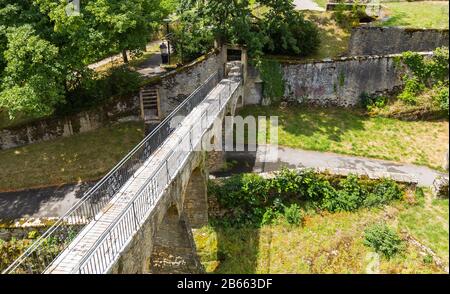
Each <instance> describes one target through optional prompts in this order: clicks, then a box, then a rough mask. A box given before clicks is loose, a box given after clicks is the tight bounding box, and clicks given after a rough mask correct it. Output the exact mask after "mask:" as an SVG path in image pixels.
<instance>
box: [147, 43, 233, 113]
mask: <svg viewBox="0 0 450 294" xmlns="http://www.w3.org/2000/svg"><path fill="white" fill-rule="evenodd" d="M223 52H224V50H221V51H216V52H214V53H210V54H208V55H206V56H205V57H201V58H199V59H198V60H196V61H194V62H192V63H191V64H188V65H186V66H184V67H183V68H180V69H177V70H175V71H173V72H170V73H167V74H165V75H163V76H162V77H161V79H160V81H159V82H158V83H157V84H156V87H157V88H158V90H159V96H160V105H161V112H162V113H161V115H162V117H166V116H167V115H169V114H170V113H171V112H172V111H173V110H174V109H175V108H176V107H177V106H178V105H179V104H180V103H181V102H183V100H184V99H186V98H187V97H188V96H189V95H190V94H191V93H192V92H193V91H194V90H195V89H196V88H198V87H199V86H200V85H201V84H202V83H204V82H205V81H206V79H208V77H210V76H211V75H212V74H213V73H216V72H219V73H222V74H223V71H224V54H225V53H223ZM151 86H155V85H154V84H153V85H151Z"/></svg>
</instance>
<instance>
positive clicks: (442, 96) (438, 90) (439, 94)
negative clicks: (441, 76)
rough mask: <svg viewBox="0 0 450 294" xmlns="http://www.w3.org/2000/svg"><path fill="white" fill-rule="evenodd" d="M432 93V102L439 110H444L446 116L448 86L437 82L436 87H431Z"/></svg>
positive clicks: (447, 109)
mask: <svg viewBox="0 0 450 294" xmlns="http://www.w3.org/2000/svg"><path fill="white" fill-rule="evenodd" d="M433 92H434V93H435V94H434V95H433V96H432V99H433V102H434V103H435V104H436V105H437V106H438V107H439V109H441V110H446V111H447V114H448V113H449V107H448V100H449V98H448V97H449V94H448V84H445V83H443V82H438V83H437V84H436V85H434V86H433Z"/></svg>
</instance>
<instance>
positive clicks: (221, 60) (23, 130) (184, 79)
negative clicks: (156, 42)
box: [0, 50, 226, 150]
mask: <svg viewBox="0 0 450 294" xmlns="http://www.w3.org/2000/svg"><path fill="white" fill-rule="evenodd" d="M222 52H226V50H221V51H220V50H216V51H215V52H212V53H210V54H207V55H205V56H202V57H200V58H199V59H197V60H195V61H194V62H192V63H191V64H188V65H186V66H183V67H181V68H179V69H176V70H174V71H171V72H169V73H167V74H165V75H163V76H160V77H156V78H151V79H149V80H148V81H147V85H148V87H155V86H156V87H157V88H158V89H159V94H160V101H161V112H162V117H165V116H166V115H168V114H169V113H170V112H172V110H173V109H174V108H175V107H177V106H178V105H179V104H180V103H181V102H182V101H183V100H184V99H185V98H186V97H187V96H189V95H190V94H191V93H192V92H193V91H194V90H195V89H196V88H198V87H199V86H200V85H201V84H202V83H203V82H204V81H205V80H206V79H207V78H208V77H209V76H210V75H211V74H213V73H215V72H221V71H222V72H223V68H224V64H225V61H226V54H225V53H222ZM140 119H141V116H140V101H139V96H138V94H137V93H136V94H135V95H132V96H131V98H130V97H127V98H123V99H119V100H117V99H116V100H115V101H114V102H112V103H110V104H107V105H103V106H100V107H97V108H95V109H92V110H89V111H83V112H80V113H77V114H74V115H71V116H68V117H60V118H48V119H42V120H37V121H34V122H31V123H28V124H26V125H20V126H14V127H10V128H5V129H0V150H2V149H8V148H14V147H19V146H23V145H27V144H31V143H36V142H41V141H47V140H51V139H55V138H58V137H68V136H71V135H73V134H77V133H84V132H88V131H92V130H95V129H97V128H99V127H102V126H104V125H106V124H107V123H110V122H114V121H119V122H122V121H130V120H134V121H137V120H140Z"/></svg>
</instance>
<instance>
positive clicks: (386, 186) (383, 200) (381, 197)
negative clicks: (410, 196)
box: [364, 179, 403, 207]
mask: <svg viewBox="0 0 450 294" xmlns="http://www.w3.org/2000/svg"><path fill="white" fill-rule="evenodd" d="M402 196H403V191H402V190H401V189H400V187H399V186H398V184H397V183H396V182H394V181H393V180H390V179H385V180H383V181H382V182H381V183H379V184H377V185H375V187H374V188H373V190H372V192H371V193H370V194H369V195H368V196H367V197H366V199H364V206H365V207H374V206H380V205H384V204H387V203H389V202H391V201H393V200H399V199H401V198H402Z"/></svg>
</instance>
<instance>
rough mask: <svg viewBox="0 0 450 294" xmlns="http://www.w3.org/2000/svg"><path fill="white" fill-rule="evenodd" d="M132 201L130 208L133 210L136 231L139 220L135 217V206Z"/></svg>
mask: <svg viewBox="0 0 450 294" xmlns="http://www.w3.org/2000/svg"><path fill="white" fill-rule="evenodd" d="M134 203H135V202H134V201H133V202H132V204H131V207H132V210H133V216H134V222H135V225H136V231H137V230H139V220H138V218H137V214H136V208H135V207H134Z"/></svg>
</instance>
